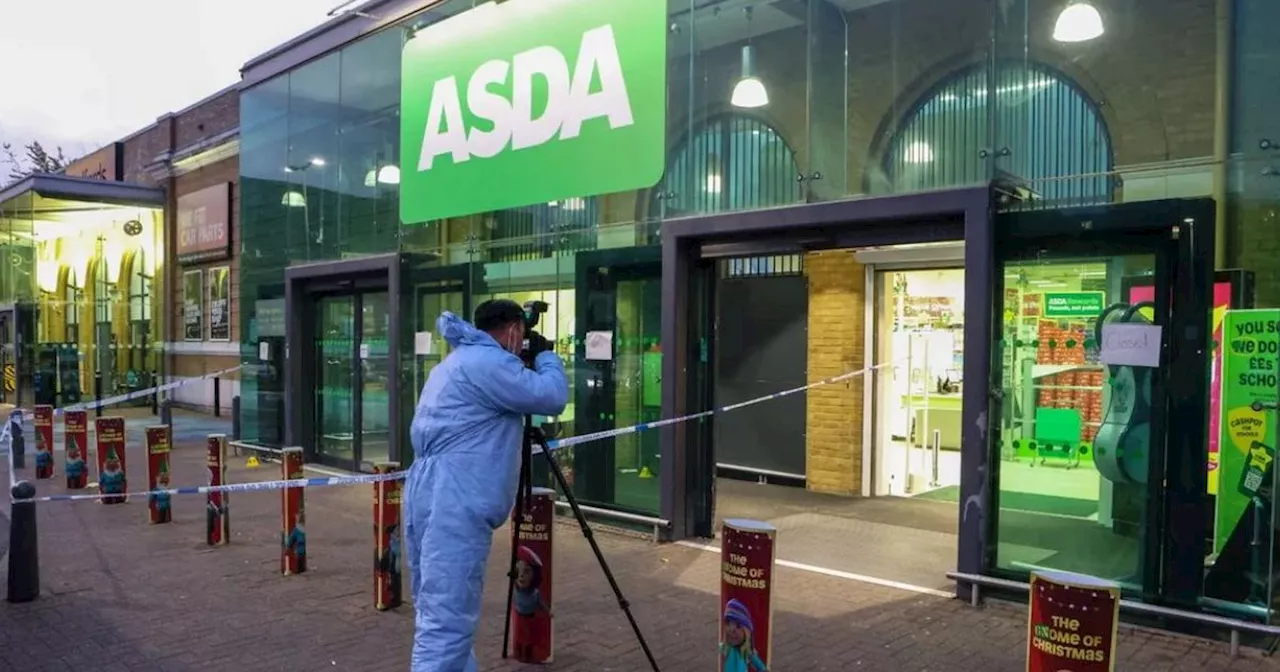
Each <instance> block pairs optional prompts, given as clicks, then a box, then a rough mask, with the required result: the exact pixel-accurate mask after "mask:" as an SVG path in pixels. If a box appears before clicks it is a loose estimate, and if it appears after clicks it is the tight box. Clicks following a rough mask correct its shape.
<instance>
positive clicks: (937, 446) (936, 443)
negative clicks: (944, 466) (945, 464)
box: [929, 429, 942, 488]
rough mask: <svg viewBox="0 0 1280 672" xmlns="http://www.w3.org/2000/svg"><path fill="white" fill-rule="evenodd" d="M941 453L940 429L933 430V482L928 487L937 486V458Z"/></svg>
mask: <svg viewBox="0 0 1280 672" xmlns="http://www.w3.org/2000/svg"><path fill="white" fill-rule="evenodd" d="M941 454H942V430H940V429H935V430H933V482H931V483H930V484H929V486H930V487H933V488H936V487H938V483H939V481H938V460H939V459H940V456H941Z"/></svg>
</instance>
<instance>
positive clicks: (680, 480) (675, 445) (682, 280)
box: [661, 185, 995, 597]
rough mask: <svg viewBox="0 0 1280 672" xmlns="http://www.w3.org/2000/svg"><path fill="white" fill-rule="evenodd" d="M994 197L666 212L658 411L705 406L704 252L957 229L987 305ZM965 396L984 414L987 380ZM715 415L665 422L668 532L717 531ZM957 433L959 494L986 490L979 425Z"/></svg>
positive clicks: (708, 301)
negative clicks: (672, 215)
mask: <svg viewBox="0 0 1280 672" xmlns="http://www.w3.org/2000/svg"><path fill="white" fill-rule="evenodd" d="M994 198H995V194H994V193H993V188H992V187H991V185H981V186H977V187H970V188H963V189H946V190H938V191H930V192H923V193H915V194H906V195H895V196H885V197H874V198H859V199H848V200H841V201H829V202H822V203H813V204H802V205H796V206H787V207H780V208H769V209H764V210H754V211H747V212H734V213H725V214H718V215H708V216H703V217H692V218H687V219H676V220H673V221H668V222H664V223H663V226H662V255H663V258H662V262H663V263H662V271H663V277H662V300H663V306H664V310H663V322H662V342H663V350H664V353H665V356H664V358H663V384H662V406H663V417H664V418H671V417H676V416H682V415H686V414H689V413H697V412H701V411H703V410H705V409H704V408H701V407H695V404H697V403H698V401H699V400H702V399H705V398H706V396H705V395H706V390H701V389H699V387H705V385H707V384H709V381H699V380H698V378H699V377H700V376H699V375H698V374H697V368H698V362H699V361H700V359H701V358H703V357H704V356H705V355H704V352H703V344H702V343H700V341H699V334H698V330H699V328H700V327H699V325H698V324H697V322H699V317H700V315H699V313H705V307H706V306H708V305H711V306H714V286H715V280H714V264H712V263H709V260H710V259H713V258H716V257H721V256H746V255H751V254H786V253H797V252H801V253H802V252H805V251H809V250H817V249H838V248H866V247H876V246H884V245H896V244H905V243H923V242H945V241H957V240H963V241H964V245H965V259H966V267H969V268H973V269H975V270H974V271H973V272H967V273H966V274H965V296H966V301H965V304H966V310H967V311H978V313H977V314H983V313H984V312H985V313H990V312H991V294H990V291H989V290H990V287H991V282H992V280H993V277H992V276H993V275H994V273H993V272H992V271H991V261H992V257H993V249H992V237H991V210H992V207H993V202H994ZM708 273H710V274H711V276H708V275H707V274H708ZM695 293H696V295H695ZM970 302H972V305H970ZM964 337H965V341H966V342H969V343H983V342H988V341H989V340H990V338H991V322H990V321H988V320H967V321H966V323H965V330H964ZM988 365H989V353H985V354H984V353H982V352H979V353H978V354H977V355H976V356H974V357H966V359H965V367H964V371H965V377H966V378H968V379H972V380H980V379H982V377H983V376H985V375H987V369H988ZM691 372H692V375H691ZM963 395H964V396H963V403H964V415H963V417H964V426H965V427H966V428H975V427H978V426H979V425H981V424H983V423H985V419H986V417H987V415H986V413H987V405H988V399H989V395H988V390H986V389H984V388H983V387H982V386H980V385H970V386H966V387H965V388H964V391H963ZM714 423H715V420H714V418H713V419H712V420H711V421H710V422H706V423H684V424H683V425H681V426H677V425H668V426H666V427H664V428H663V429H662V430H661V431H662V437H663V439H662V444H661V445H662V471H661V489H662V490H661V491H662V514H663V516H662V517H663V518H664V519H665V520H666V521H668V522H669V527H668V529H667V531H666V532H667V535H668V536H669V537H671V538H674V539H681V538H687V537H691V536H695V535H696V536H709V535H710V534H713V533H714V530H713V529H712V527H713V525H714V520H715V511H714V506H715V504H714V490H715V485H714V472H713V471H710V470H708V469H706V468H705V467H704V466H700V465H707V464H715V460H714V455H712V456H710V458H711V459H709V460H708V459H707V456H706V455H703V454H702V453H706V452H709V451H710V446H711V445H713V443H714V442H713V441H709V440H707V437H706V431H705V430H704V429H701V428H702V427H705V426H711V425H714ZM962 443H963V447H962V450H961V462H962V467H961V488H960V496H961V499H962V501H963V500H964V499H965V498H968V497H973V498H974V499H976V500H978V501H982V499H983V498H984V497H985V488H984V487H983V485H982V484H983V482H984V477H983V474H984V472H985V468H986V460H987V454H988V450H987V435H986V432H985V431H981V432H979V431H967V432H966V433H965V435H964V437H963V441H962ZM695 448H696V451H695V450H694V449H695ZM693 452H697V453H699V454H696V455H695V454H693ZM708 472H709V473H708ZM985 510H986V509H985V507H983V506H979V507H978V509H977V510H976V514H977V515H973V516H965V515H962V517H961V521H960V528H961V529H960V540H959V541H960V543H959V547H960V548H959V553H958V555H959V557H958V563H957V565H958V567H960V568H961V570H960V571H973V572H975V573H977V572H979V571H980V568H981V560H982V548H983V542H984V541H985V539H984V536H985V535H984V533H983V529H984V527H985V525H984V524H983V523H982V522H981V521H982V520H983V518H984V513H985ZM957 592H958V593H959V594H961V596H963V597H968V595H969V588H968V587H967V586H963V587H958V588H957Z"/></svg>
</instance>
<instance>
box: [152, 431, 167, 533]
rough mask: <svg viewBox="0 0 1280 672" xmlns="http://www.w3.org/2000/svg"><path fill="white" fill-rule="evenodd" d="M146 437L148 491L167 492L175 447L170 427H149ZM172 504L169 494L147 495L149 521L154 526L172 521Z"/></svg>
mask: <svg viewBox="0 0 1280 672" xmlns="http://www.w3.org/2000/svg"><path fill="white" fill-rule="evenodd" d="M146 437H147V490H152V491H154V490H167V489H168V488H169V454H170V452H171V450H172V447H173V440H172V437H171V435H170V432H169V425H159V426H155V427H148V428H147V429H146ZM171 504H172V501H171V496H170V495H169V493H167V492H157V493H154V494H150V495H147V520H148V521H149V522H150V523H151V524H152V525H161V524H164V523H168V522H170V521H172V520H173V509H172V508H171Z"/></svg>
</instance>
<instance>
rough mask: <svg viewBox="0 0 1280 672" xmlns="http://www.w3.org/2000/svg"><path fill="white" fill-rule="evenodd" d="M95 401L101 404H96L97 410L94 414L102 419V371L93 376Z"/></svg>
mask: <svg viewBox="0 0 1280 672" xmlns="http://www.w3.org/2000/svg"><path fill="white" fill-rule="evenodd" d="M93 400H94V401H95V402H99V403H97V404H96V406H97V408H95V409H94V413H95V414H96V415H97V417H99V418H101V417H102V404H101V402H102V372H101V371H98V372H96V373H94V374H93Z"/></svg>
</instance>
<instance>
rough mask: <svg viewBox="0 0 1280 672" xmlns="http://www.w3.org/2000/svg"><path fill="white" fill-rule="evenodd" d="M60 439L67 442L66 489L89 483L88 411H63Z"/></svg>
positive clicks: (82, 487) (85, 485)
mask: <svg viewBox="0 0 1280 672" xmlns="http://www.w3.org/2000/svg"><path fill="white" fill-rule="evenodd" d="M62 440H63V441H64V442H66V444H67V468H66V469H67V489H68V490H82V489H84V488H86V487H88V485H89V412H88V411H64V412H63V414H62Z"/></svg>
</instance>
